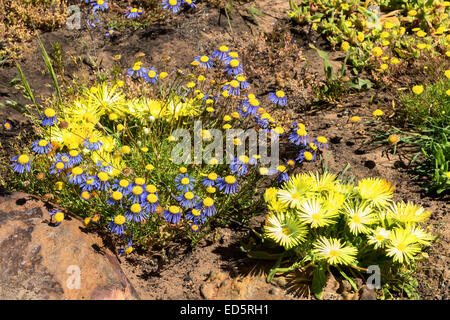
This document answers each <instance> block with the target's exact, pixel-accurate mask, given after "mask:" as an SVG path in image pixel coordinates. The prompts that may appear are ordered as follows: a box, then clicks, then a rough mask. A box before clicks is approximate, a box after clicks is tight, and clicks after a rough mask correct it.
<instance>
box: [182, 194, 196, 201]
mask: <svg viewBox="0 0 450 320" xmlns="http://www.w3.org/2000/svg"><path fill="white" fill-rule="evenodd" d="M184 197H185V198H186V199H187V200H192V199H194V194H193V193H192V192H186V193H185V194H184Z"/></svg>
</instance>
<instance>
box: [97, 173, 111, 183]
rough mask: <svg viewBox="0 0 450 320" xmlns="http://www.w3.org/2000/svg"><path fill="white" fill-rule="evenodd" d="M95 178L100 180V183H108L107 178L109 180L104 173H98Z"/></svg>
mask: <svg viewBox="0 0 450 320" xmlns="http://www.w3.org/2000/svg"><path fill="white" fill-rule="evenodd" d="M97 177H98V178H99V179H100V181H103V182H105V181H108V178H109V177H108V174H107V173H106V172H99V173H98V174H97Z"/></svg>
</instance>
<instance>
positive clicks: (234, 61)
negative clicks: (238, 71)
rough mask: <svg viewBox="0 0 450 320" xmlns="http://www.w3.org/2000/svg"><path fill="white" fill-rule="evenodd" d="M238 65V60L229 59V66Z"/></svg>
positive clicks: (234, 66)
mask: <svg viewBox="0 0 450 320" xmlns="http://www.w3.org/2000/svg"><path fill="white" fill-rule="evenodd" d="M238 65H239V60H236V59H233V60H231V61H230V66H231V67H232V68H236V67H237V66H238Z"/></svg>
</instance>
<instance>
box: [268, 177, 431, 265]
mask: <svg viewBox="0 0 450 320" xmlns="http://www.w3.org/2000/svg"><path fill="white" fill-rule="evenodd" d="M393 196H394V187H393V186H392V185H391V183H389V182H388V181H386V180H384V179H380V178H366V179H362V180H359V181H358V182H357V183H356V184H353V183H343V182H341V181H339V180H337V178H336V175H334V174H330V173H326V172H325V173H324V174H323V175H320V174H318V173H302V174H298V175H295V176H292V177H291V178H290V179H289V180H288V181H287V182H286V183H285V184H283V186H282V187H281V188H278V189H276V188H269V189H267V190H266V192H265V195H264V199H265V201H266V203H267V205H268V208H269V211H270V213H269V214H268V215H267V217H266V221H265V225H264V235H265V237H267V238H268V239H272V240H273V241H274V242H276V243H277V244H279V245H280V246H283V247H284V248H285V250H290V249H293V248H305V249H307V248H309V249H307V250H306V251H305V250H302V252H303V256H301V257H299V259H301V260H302V261H310V262H311V263H310V265H312V264H314V263H315V264H317V265H319V264H321V263H326V264H328V265H332V266H349V267H354V268H362V267H366V266H367V265H369V264H371V263H372V262H373V261H380V263H381V261H388V263H391V264H392V263H399V264H410V263H413V262H414V260H415V259H416V258H417V256H418V254H419V253H420V252H422V250H423V248H425V247H427V246H429V245H430V244H431V243H432V241H433V240H434V237H433V236H432V235H431V234H430V233H428V232H427V231H426V230H425V229H424V228H423V227H422V226H420V224H421V223H423V222H425V221H427V220H428V219H429V217H430V214H431V212H429V211H427V210H425V209H424V208H423V207H421V206H418V205H415V204H413V203H411V202H407V203H405V202H403V201H400V202H393V201H392V199H393ZM368 256H370V259H369V260H367V259H368ZM389 261H390V262H389Z"/></svg>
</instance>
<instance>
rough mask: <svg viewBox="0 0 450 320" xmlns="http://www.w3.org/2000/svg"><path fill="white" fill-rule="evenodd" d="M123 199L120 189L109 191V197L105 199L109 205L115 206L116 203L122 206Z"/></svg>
mask: <svg viewBox="0 0 450 320" xmlns="http://www.w3.org/2000/svg"><path fill="white" fill-rule="evenodd" d="M123 200H124V197H123V193H122V192H120V191H113V192H112V193H111V196H110V198H109V199H108V200H107V201H106V203H107V204H109V205H110V206H115V205H116V204H118V205H119V206H122V201H123Z"/></svg>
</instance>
